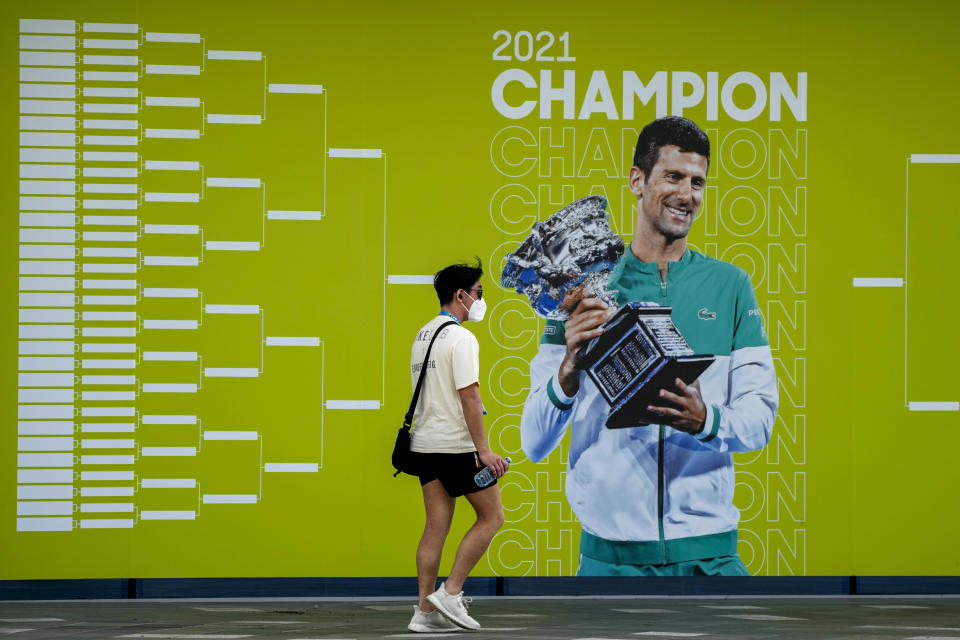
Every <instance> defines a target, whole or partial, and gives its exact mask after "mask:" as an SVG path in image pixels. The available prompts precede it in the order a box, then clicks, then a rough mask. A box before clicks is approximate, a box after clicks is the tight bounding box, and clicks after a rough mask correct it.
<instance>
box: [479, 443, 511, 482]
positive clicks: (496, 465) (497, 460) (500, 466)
mask: <svg viewBox="0 0 960 640" xmlns="http://www.w3.org/2000/svg"><path fill="white" fill-rule="evenodd" d="M477 456H478V457H479V458H480V462H481V463H482V464H483V466H485V467H490V471H493V475H494V476H496V477H497V478H499V477H501V476H502V475H503V474H505V473H506V472H507V469H508V468H509V467H510V464H509V463H508V462H507V461H506V460H505V459H503V458H502V457H500V456H498V455H497V454H495V453H494V452H493V451H490V450H489V449H487V450H486V451H478V452H477Z"/></svg>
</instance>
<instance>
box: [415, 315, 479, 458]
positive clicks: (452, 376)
mask: <svg viewBox="0 0 960 640" xmlns="http://www.w3.org/2000/svg"><path fill="white" fill-rule="evenodd" d="M450 320H452V318H450V317H449V316H447V315H438V316H437V317H435V318H434V319H433V320H431V321H430V322H428V323H427V324H425V325H424V326H423V328H421V329H420V331H419V332H418V333H417V337H416V339H415V340H414V341H413V349H411V353H410V379H411V385H412V388H413V389H415V388H416V386H417V380H418V379H419V377H420V368H421V367H422V366H423V358H424V356H426V355H427V346H429V344H430V340H431V339H432V338H433V334H434V332H435V331H436V330H437V328H438V327H439V326H440V325H442V324H444V323H445V322H449V321H450ZM479 380H480V344H479V343H478V342H477V339H476V337H474V335H473V334H472V333H470V332H469V331H467V330H466V329H464V328H463V327H461V326H460V325H456V324H454V325H450V326H449V327H445V328H444V329H443V331H441V332H440V335H439V336H438V337H437V339H436V341H435V342H434V343H433V349H431V350H430V362H429V363H428V365H427V375H426V376H424V379H423V387H422V388H421V389H420V399H419V401H418V402H417V407H416V410H415V411H414V413H413V429H412V430H411V431H410V450H411V451H417V452H419V453H469V452H471V451H476V450H477V448H476V447H475V446H474V444H473V439H472V438H471V437H470V432H469V431H468V430H467V422H466V420H465V419H464V417H463V405H462V404H461V403H460V394H459V393H457V390H458V389H463V388H464V387H469V386H470V385H472V384H474V383H475V382H479Z"/></svg>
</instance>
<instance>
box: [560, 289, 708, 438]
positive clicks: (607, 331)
mask: <svg viewBox="0 0 960 640" xmlns="http://www.w3.org/2000/svg"><path fill="white" fill-rule="evenodd" d="M672 310H673V309H672V307H660V306H650V305H649V303H642V302H631V303H628V304H626V305H625V306H623V307H621V308H620V310H619V311H617V313H616V314H615V315H614V316H613V317H612V318H610V320H608V321H607V322H606V324H604V333H603V334H602V335H600V336H598V337H596V338H594V339H592V340H591V341H590V342H588V343H587V344H586V345H585V346H584V347H583V348H582V349H581V350H580V353H579V354H578V356H577V359H578V361H577V366H578V367H580V368H582V369H585V370H586V371H587V375H589V376H590V379H591V380H593V382H594V384H596V385H597V388H598V389H599V390H600V393H601V394H602V395H603V397H604V398H605V399H606V401H607V402H608V403H609V404H610V414H609V416H608V417H607V422H606V425H607V428H609V429H623V428H625V427H640V426H646V425H649V424H660V423H662V421H663V420H662V417H661V416H660V415H658V414H655V413H651V412H650V411H648V410H647V407H648V406H649V405H654V406H670V404H671V403H670V402H669V401H667V400H665V399H663V398H661V397H660V396H659V393H660V389H671V390H672V389H674V386H675V385H674V380H675V379H676V378H680V379H681V380H683V381H684V383H686V384H691V383H692V382H693V381H694V380H696V379H697V377H699V376H700V374H701V373H703V371H704V370H705V369H706V368H707V367H709V366H710V364H711V363H712V362H713V361H714V356H712V355H697V354H694V352H693V349H691V348H690V345H689V344H687V341H686V340H684V338H683V336H682V335H681V334H680V331H679V330H678V329H677V326H676V325H675V324H674V323H673V320H672V319H671V318H670V312H671V311H672Z"/></svg>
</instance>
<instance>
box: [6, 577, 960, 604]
mask: <svg viewBox="0 0 960 640" xmlns="http://www.w3.org/2000/svg"><path fill="white" fill-rule="evenodd" d="M467 590H468V591H469V592H470V595H473V596H500V595H505V596H634V595H635V596H660V595H662V596H678V595H686V596H691V595H696V596H721V595H724V596H727V595H742V596H757V595H782V596H790V595H815V596H846V595H914V594H923V595H931V594H960V576H926V577H925V576H862V577H857V576H782V577H773V576H771V577H763V576H750V577H742V578H740V577H737V578H732V577H731V578H725V577H692V578H589V577H583V578H578V577H554V578H535V577H519V578H513V577H500V578H483V577H481V578H470V580H469V581H468V582H467ZM416 593H417V580H416V578H130V579H110V580H0V600H66V599H90V598H92V599H108V598H113V599H120V598H317V597H326V598H330V597H356V598H372V597H395V598H413V597H415V595H416Z"/></svg>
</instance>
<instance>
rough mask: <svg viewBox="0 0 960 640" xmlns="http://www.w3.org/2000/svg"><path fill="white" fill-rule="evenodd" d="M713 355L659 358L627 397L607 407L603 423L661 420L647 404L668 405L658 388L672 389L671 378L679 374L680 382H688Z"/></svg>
mask: <svg viewBox="0 0 960 640" xmlns="http://www.w3.org/2000/svg"><path fill="white" fill-rule="evenodd" d="M714 359H715V358H714V357H713V356H711V355H693V356H673V357H665V358H662V359H661V361H660V362H659V363H657V364H656V365H654V366H653V367H652V368H651V369H652V370H651V372H650V375H649V377H648V378H647V379H646V380H645V381H644V382H643V383H642V385H641V386H640V387H639V388H638V389H637V390H636V391H635V392H634V393H633V394H632V395H630V396H629V397H627V398H624V399H623V400H621V401H620V402H618V403H617V404H616V405H614V406H612V407H611V408H610V415H609V416H608V417H607V422H606V426H607V428H608V429H627V428H630V427H645V426H650V425H654V424H662V423H663V416H661V415H658V414H656V413H652V412H650V411H648V410H647V407H648V406H650V405H653V406H655V407H663V406H671V403H670V402H668V401H666V400H664V399H663V398H661V397H660V389H667V390H671V391H674V392H675V389H676V385H675V384H674V380H676V379H677V378H680V379H681V380H683V382H684V384H692V383H693V382H694V381H695V380H696V379H697V378H698V377H700V374H701V373H703V372H704V371H705V370H706V369H707V367H709V366H710V365H711V364H712V363H713V361H714Z"/></svg>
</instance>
